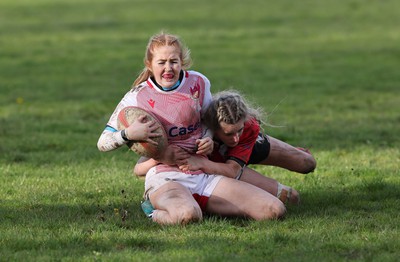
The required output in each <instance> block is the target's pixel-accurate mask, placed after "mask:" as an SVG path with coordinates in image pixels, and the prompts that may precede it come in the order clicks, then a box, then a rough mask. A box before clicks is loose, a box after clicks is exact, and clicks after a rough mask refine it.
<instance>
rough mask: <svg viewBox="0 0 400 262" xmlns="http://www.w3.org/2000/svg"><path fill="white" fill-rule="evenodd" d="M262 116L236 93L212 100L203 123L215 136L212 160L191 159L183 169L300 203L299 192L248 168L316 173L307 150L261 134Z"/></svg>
mask: <svg viewBox="0 0 400 262" xmlns="http://www.w3.org/2000/svg"><path fill="white" fill-rule="evenodd" d="M260 121H261V120H260V112H259V110H257V109H254V108H252V107H250V106H249V104H248V102H247V101H245V99H244V98H243V96H242V95H241V94H239V93H238V92H237V91H234V90H230V91H222V92H220V93H217V94H215V95H214V97H213V101H212V102H211V103H210V104H209V106H208V109H207V110H206V112H205V113H204V114H203V123H204V124H205V125H206V126H207V127H208V128H210V129H211V130H212V131H213V132H214V141H215V143H214V150H213V152H212V154H211V155H210V156H209V159H210V160H208V159H205V158H195V157H191V158H190V159H189V160H188V163H187V164H186V165H182V166H181V169H182V170H184V171H186V170H190V169H202V170H203V171H204V172H207V173H208V172H211V173H218V174H221V175H225V176H228V177H232V178H236V179H238V180H240V181H245V182H248V183H250V184H252V185H255V186H257V187H260V188H262V189H264V190H266V191H268V192H270V193H271V194H273V195H275V196H277V197H278V198H279V199H281V200H282V201H283V202H290V203H298V202H299V194H298V192H297V191H296V190H294V189H292V188H290V187H288V186H285V185H282V184H280V183H279V182H278V181H276V180H274V179H272V178H268V177H265V176H263V175H261V174H259V173H257V172H256V171H254V170H252V169H249V168H246V165H249V164H257V165H272V166H278V167H282V168H285V169H288V170H291V171H295V172H299V173H309V172H311V171H313V170H314V169H315V166H316V161H315V159H314V157H313V156H312V155H311V154H310V153H309V151H308V150H305V149H302V148H296V147H293V146H291V145H289V144H287V143H285V142H283V141H280V140H278V139H276V138H273V137H271V136H267V135H265V134H263V133H261V132H260Z"/></svg>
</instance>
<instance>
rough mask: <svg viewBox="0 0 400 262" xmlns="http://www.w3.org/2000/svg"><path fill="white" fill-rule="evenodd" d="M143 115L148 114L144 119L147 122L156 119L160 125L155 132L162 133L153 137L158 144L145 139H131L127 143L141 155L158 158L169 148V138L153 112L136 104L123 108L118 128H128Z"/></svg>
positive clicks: (119, 116)
mask: <svg viewBox="0 0 400 262" xmlns="http://www.w3.org/2000/svg"><path fill="white" fill-rule="evenodd" d="M141 115H144V116H146V118H145V119H144V121H145V123H147V122H149V121H152V120H154V121H155V122H156V124H158V126H159V127H158V128H157V129H156V130H155V132H156V133H160V134H162V135H161V136H159V137H154V138H153V140H154V141H156V142H157V143H158V145H154V144H151V143H148V142H145V141H142V142H141V141H129V142H128V143H127V145H128V147H129V148H130V149H131V150H132V151H134V152H135V153H137V154H139V155H141V156H146V157H151V158H157V157H158V156H159V154H160V153H161V152H162V151H164V150H165V149H166V148H167V146H168V138H167V133H166V132H165V130H164V128H163V126H162V124H161V122H160V121H159V120H158V119H157V118H156V117H155V116H154V115H153V114H152V113H151V112H147V111H145V110H143V109H141V108H139V107H136V106H128V107H125V108H123V109H122V110H121V111H120V112H119V114H118V121H117V123H118V129H119V130H122V129H125V128H127V127H128V126H130V125H131V124H132V123H133V122H134V121H135V120H136V119H138V117H139V116H141Z"/></svg>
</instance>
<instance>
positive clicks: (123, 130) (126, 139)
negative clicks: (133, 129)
mask: <svg viewBox="0 0 400 262" xmlns="http://www.w3.org/2000/svg"><path fill="white" fill-rule="evenodd" d="M121 137H122V139H123V140H125V141H129V139H128V138H127V137H126V134H125V129H122V131H121Z"/></svg>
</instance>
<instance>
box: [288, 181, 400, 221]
mask: <svg viewBox="0 0 400 262" xmlns="http://www.w3.org/2000/svg"><path fill="white" fill-rule="evenodd" d="M399 204H400V186H399V185H394V184H389V183H387V182H384V181H379V180H378V181H374V180H372V181H369V182H363V183H361V184H356V185H354V186H349V187H343V189H342V190H338V189H337V188H336V189H327V188H321V189H317V190H314V191H312V192H304V193H302V203H301V204H300V205H299V206H297V207H290V209H289V210H290V213H292V214H294V215H295V216H300V217H326V216H332V217H336V216H338V217H340V216H346V215H348V216H354V217H356V216H363V215H364V216H374V215H379V214H388V215H389V214H393V215H396V216H397V217H398V216H399V214H398V211H397V210H398V205H399Z"/></svg>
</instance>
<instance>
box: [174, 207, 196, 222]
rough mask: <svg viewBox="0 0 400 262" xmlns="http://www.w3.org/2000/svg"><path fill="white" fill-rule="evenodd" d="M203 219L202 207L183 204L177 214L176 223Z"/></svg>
mask: <svg viewBox="0 0 400 262" xmlns="http://www.w3.org/2000/svg"><path fill="white" fill-rule="evenodd" d="M202 219H203V213H202V211H201V209H200V207H196V206H183V207H180V208H179V211H178V212H177V214H176V216H175V221H176V224H180V225H185V224H188V223H191V222H197V221H200V220H202Z"/></svg>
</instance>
